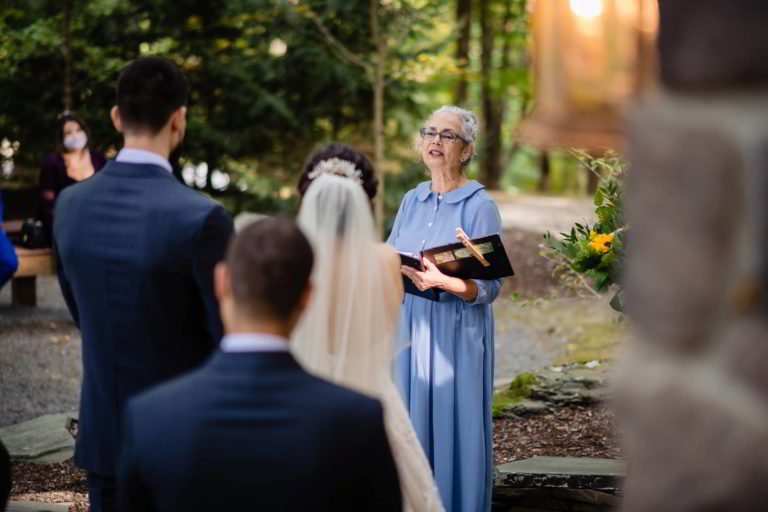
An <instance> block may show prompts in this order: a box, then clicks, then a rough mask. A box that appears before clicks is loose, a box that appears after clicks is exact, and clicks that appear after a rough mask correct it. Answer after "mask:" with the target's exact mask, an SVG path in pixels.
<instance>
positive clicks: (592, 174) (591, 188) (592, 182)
mask: <svg viewBox="0 0 768 512" xmlns="http://www.w3.org/2000/svg"><path fill="white" fill-rule="evenodd" d="M599 184H600V176H598V175H597V171H592V170H591V169H587V194H589V195H594V194H595V192H597V186H598V185H599Z"/></svg>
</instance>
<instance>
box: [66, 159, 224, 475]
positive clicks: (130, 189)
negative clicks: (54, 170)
mask: <svg viewBox="0 0 768 512" xmlns="http://www.w3.org/2000/svg"><path fill="white" fill-rule="evenodd" d="M232 232H233V227H232V221H231V218H230V216H229V214H228V213H227V212H226V211H225V210H224V208H223V207H222V206H221V205H219V204H218V203H215V202H214V201H211V200H210V199H208V198H206V197H204V196H202V195H201V194H199V193H197V192H195V191H193V190H191V189H189V188H187V187H185V186H184V185H182V184H181V183H179V182H178V181H177V180H176V179H175V178H174V177H173V176H172V175H171V174H170V173H169V172H167V171H166V170H165V169H163V168H162V167H159V166H156V165H147V164H129V163H119V162H115V161H110V162H109V163H108V164H107V165H106V167H104V169H103V170H102V171H101V172H100V173H98V174H95V175H94V176H93V177H91V178H89V179H88V180H85V181H83V182H81V183H78V184H76V185H73V186H71V187H68V188H66V189H64V190H63V191H62V192H61V194H60V195H59V197H58V199H57V201H56V210H55V216H54V249H55V252H56V256H57V260H58V265H59V268H58V277H59V283H60V285H61V290H62V292H63V295H64V298H65V300H66V302H67V306H68V307H69V310H70V312H71V313H72V316H73V318H74V320H75V323H76V324H77V325H78V327H79V328H80V331H81V333H82V338H83V382H82V389H81V396H80V424H79V434H78V438H77V443H76V447H75V462H76V463H77V465H79V466H80V467H83V468H85V469H87V470H88V471H91V472H95V473H99V474H101V475H105V476H113V475H115V474H116V472H117V455H118V450H119V447H120V424H121V423H120V415H121V410H122V407H123V405H124V403H125V401H126V400H127V399H128V398H129V397H130V396H132V395H134V394H136V393H137V392H139V391H142V390H144V389H146V388H148V387H150V386H153V385H155V384H157V383H159V382H161V381H164V380H166V379H169V378H171V377H174V376H176V375H179V374H180V373H182V372H185V371H187V370H190V369H192V368H195V367H197V366H199V365H200V364H202V363H203V361H205V360H206V359H207V358H208V357H209V356H210V354H211V353H212V352H213V350H214V349H215V348H216V346H217V345H218V342H219V340H220V339H221V335H222V328H221V325H220V321H219V317H218V307H217V304H216V300H215V297H214V294H213V268H214V266H215V264H216V263H217V262H219V261H220V260H221V259H222V258H223V256H224V253H225V251H226V246H227V243H228V241H229V238H230V236H231V234H232Z"/></svg>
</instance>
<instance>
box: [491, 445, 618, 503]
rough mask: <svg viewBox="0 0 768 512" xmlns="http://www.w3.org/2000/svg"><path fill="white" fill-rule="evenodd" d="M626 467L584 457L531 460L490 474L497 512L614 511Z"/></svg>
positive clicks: (611, 460) (512, 463)
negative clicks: (531, 511) (534, 511)
mask: <svg viewBox="0 0 768 512" xmlns="http://www.w3.org/2000/svg"><path fill="white" fill-rule="evenodd" d="M625 472H626V463H625V462H624V461H622V460H615V459H592V458H586V457H533V458H530V459H524V460H518V461H514V462H509V463H507V464H502V465H501V466H498V467H496V468H495V470H494V478H493V510H494V511H498V512H523V511H526V510H528V511H530V510H537V511H541V512H544V511H558V510H568V511H581V512H608V511H615V510H618V508H619V507H620V505H621V481H622V479H623V477H624V475H625Z"/></svg>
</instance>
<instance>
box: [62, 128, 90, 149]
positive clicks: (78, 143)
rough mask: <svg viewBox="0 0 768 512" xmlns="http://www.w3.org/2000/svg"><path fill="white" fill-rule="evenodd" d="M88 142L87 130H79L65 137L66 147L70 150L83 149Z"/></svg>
mask: <svg viewBox="0 0 768 512" xmlns="http://www.w3.org/2000/svg"><path fill="white" fill-rule="evenodd" d="M87 143H88V136H87V135H86V134H85V132H77V133H74V134H72V135H67V136H66V137H64V147H65V148H67V149H68V150H69V151H78V150H80V149H83V148H84V147H85V145H86V144H87Z"/></svg>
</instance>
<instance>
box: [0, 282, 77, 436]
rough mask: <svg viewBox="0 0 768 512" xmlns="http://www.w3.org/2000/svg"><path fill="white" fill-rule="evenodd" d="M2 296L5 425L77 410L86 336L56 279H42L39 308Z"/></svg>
mask: <svg viewBox="0 0 768 512" xmlns="http://www.w3.org/2000/svg"><path fill="white" fill-rule="evenodd" d="M8 288H10V287H5V288H4V289H3V290H2V293H0V427H4V426H7V425H14V424H16V423H20V422H22V421H27V420H31V419H33V418H36V417H38V416H41V415H43V414H51V413H59V412H65V411H74V410H77V406H78V398H79V393H80V371H81V370H80V368H81V365H80V332H79V331H78V330H77V328H76V327H75V325H74V323H72V320H71V318H70V316H69V313H68V312H67V310H66V308H65V306H64V301H63V299H62V298H61V294H60V293H59V289H58V284H57V283H56V279H55V278H54V277H50V276H46V277H42V278H39V282H38V286H37V289H38V293H39V297H38V299H39V304H40V307H39V308H24V307H13V306H11V305H10V293H9V292H10V290H8Z"/></svg>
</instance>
